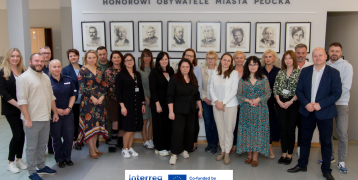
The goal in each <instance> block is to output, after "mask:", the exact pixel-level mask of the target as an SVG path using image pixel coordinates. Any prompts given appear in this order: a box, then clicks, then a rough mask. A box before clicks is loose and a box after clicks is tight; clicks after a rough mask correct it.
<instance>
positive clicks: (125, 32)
mask: <svg viewBox="0 0 358 180" xmlns="http://www.w3.org/2000/svg"><path fill="white" fill-rule="evenodd" d="M109 29H110V37H111V38H110V40H111V51H114V50H118V51H127V52H133V51H134V22H133V21H111V22H109Z"/></svg>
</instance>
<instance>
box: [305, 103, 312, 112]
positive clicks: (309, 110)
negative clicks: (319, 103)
mask: <svg viewBox="0 0 358 180" xmlns="http://www.w3.org/2000/svg"><path fill="white" fill-rule="evenodd" d="M306 109H307V111H308V112H313V111H314V108H313V104H312V103H309V104H307V105H306Z"/></svg>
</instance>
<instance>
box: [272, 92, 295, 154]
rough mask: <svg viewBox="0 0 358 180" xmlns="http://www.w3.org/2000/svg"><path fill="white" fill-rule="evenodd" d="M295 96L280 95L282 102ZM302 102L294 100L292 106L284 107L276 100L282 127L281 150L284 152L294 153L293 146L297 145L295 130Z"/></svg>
mask: <svg viewBox="0 0 358 180" xmlns="http://www.w3.org/2000/svg"><path fill="white" fill-rule="evenodd" d="M292 98H293V96H291V97H288V98H284V97H282V96H280V100H281V101H282V102H287V101H289V100H291V99H292ZM299 107H300V103H299V102H298V101H295V102H293V104H291V106H290V107H288V108H287V109H283V108H281V107H280V105H278V104H277V102H275V111H276V117H277V121H278V126H279V128H280V137H281V150H282V153H288V154H292V153H293V148H294V147H295V140H296V138H295V132H296V124H297V121H298V117H299V114H300V113H299V112H298V108H299Z"/></svg>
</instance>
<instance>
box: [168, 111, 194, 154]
mask: <svg viewBox="0 0 358 180" xmlns="http://www.w3.org/2000/svg"><path fill="white" fill-rule="evenodd" d="M195 116H196V113H189V114H180V113H175V120H173V122H172V142H171V144H172V145H171V149H172V153H173V154H180V153H182V152H183V151H184V150H186V151H190V150H192V149H193V146H194V129H195Z"/></svg>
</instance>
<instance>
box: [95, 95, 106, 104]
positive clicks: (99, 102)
mask: <svg viewBox="0 0 358 180" xmlns="http://www.w3.org/2000/svg"><path fill="white" fill-rule="evenodd" d="M103 100H104V96H101V97H100V98H99V99H98V101H97V105H99V104H102V103H103Z"/></svg>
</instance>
